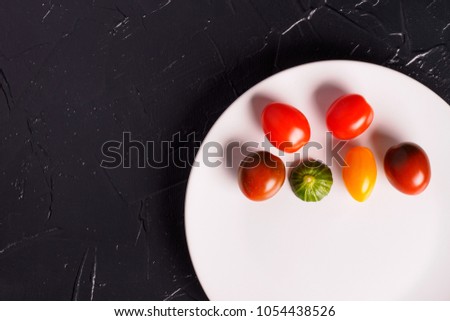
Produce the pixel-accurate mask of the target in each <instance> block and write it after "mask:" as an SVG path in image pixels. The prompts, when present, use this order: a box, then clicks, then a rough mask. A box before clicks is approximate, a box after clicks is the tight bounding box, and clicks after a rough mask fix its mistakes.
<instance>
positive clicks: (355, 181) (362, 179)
mask: <svg viewBox="0 0 450 321" xmlns="http://www.w3.org/2000/svg"><path fill="white" fill-rule="evenodd" d="M345 162H346V163H347V166H346V167H344V168H343V170H342V178H343V180H344V183H345V187H347V190H348V192H349V193H350V195H351V196H352V197H353V198H354V199H355V200H357V201H358V202H364V201H365V200H366V199H367V198H368V197H369V196H370V194H371V193H372V190H373V187H374V186H375V182H376V180H377V164H376V161H375V157H374V156H373V154H372V152H371V150H370V149H369V148H367V147H362V146H357V147H353V148H352V149H350V150H349V151H348V152H347V155H346V156H345Z"/></svg>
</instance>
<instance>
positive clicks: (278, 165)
mask: <svg viewBox="0 0 450 321" xmlns="http://www.w3.org/2000/svg"><path fill="white" fill-rule="evenodd" d="M285 177H286V168H285V166H284V163H283V161H282V160H281V159H280V158H279V157H277V156H275V155H273V154H271V153H269V152H266V151H258V152H253V153H250V154H249V155H248V156H247V157H245V158H244V160H242V162H241V164H240V165H239V171H238V180H239V187H240V189H241V191H242V193H244V195H245V196H246V197H247V198H248V199H250V200H252V201H264V200H266V199H269V198H271V197H272V196H274V195H275V194H276V193H277V192H278V191H279V190H280V188H281V186H283V183H284V180H285Z"/></svg>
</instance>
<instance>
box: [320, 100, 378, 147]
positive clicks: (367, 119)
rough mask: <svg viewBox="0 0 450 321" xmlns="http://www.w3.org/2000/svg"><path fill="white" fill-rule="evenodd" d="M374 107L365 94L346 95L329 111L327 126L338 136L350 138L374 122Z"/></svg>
mask: <svg viewBox="0 0 450 321" xmlns="http://www.w3.org/2000/svg"><path fill="white" fill-rule="evenodd" d="M372 120H373V109H372V107H370V105H369V104H368V103H367V101H366V100H365V99H364V97H363V96H361V95H357V94H350V95H344V96H341V97H340V98H338V99H337V100H336V101H335V102H333V103H332V104H331V106H330V108H329V109H328V111H327V116H326V121H327V127H328V130H329V131H330V132H332V133H333V135H334V136H335V137H336V138H339V139H343V140H349V139H353V138H355V137H357V136H359V135H361V134H362V133H363V132H364V131H365V130H366V129H367V128H368V127H369V126H370V124H371V123H372Z"/></svg>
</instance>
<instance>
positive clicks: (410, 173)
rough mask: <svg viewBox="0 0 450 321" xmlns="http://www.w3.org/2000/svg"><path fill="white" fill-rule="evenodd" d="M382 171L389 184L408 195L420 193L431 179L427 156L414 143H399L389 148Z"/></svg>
mask: <svg viewBox="0 0 450 321" xmlns="http://www.w3.org/2000/svg"><path fill="white" fill-rule="evenodd" d="M384 171H385V173H386V176H387V178H388V180H389V182H390V183H391V184H392V185H393V186H394V187H395V188H396V189H397V190H399V191H400V192H402V193H404V194H408V195H417V194H420V193H422V192H423V191H424V190H425V189H426V188H427V186H428V184H429V183H430V179H431V168H430V161H429V159H428V156H427V154H426V153H425V151H424V150H423V149H422V148H421V147H420V146H419V145H417V144H414V143H401V144H398V145H395V146H392V147H391V148H389V150H388V151H387V152H386V155H385V157H384Z"/></svg>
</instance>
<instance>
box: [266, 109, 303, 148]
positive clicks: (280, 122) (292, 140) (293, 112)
mask: <svg viewBox="0 0 450 321" xmlns="http://www.w3.org/2000/svg"><path fill="white" fill-rule="evenodd" d="M261 121H262V127H263V131H264V134H265V135H266V137H267V139H268V140H269V141H270V143H271V144H272V145H273V146H275V147H276V148H278V149H279V150H282V151H284V152H287V153H293V152H295V151H297V150H299V149H300V148H301V147H303V146H304V145H305V144H306V143H308V141H309V138H310V137H311V129H310V127H309V123H308V120H307V119H306V117H305V115H303V114H302V112H300V111H299V110H298V109H297V108H295V107H292V106H290V105H286V104H282V103H271V104H269V105H267V106H266V107H265V108H264V110H263V112H262V115H261Z"/></svg>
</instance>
